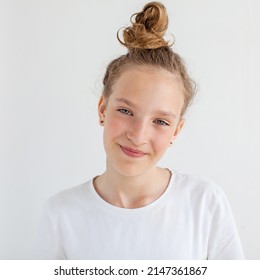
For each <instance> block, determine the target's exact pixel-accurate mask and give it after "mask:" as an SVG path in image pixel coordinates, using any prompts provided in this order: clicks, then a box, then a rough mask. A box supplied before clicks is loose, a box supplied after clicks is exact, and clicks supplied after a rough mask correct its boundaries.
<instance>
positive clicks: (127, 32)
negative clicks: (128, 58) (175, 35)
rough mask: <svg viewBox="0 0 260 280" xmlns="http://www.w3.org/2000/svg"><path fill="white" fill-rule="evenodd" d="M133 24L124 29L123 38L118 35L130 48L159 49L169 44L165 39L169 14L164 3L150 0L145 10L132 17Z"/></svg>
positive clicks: (121, 41)
mask: <svg viewBox="0 0 260 280" xmlns="http://www.w3.org/2000/svg"><path fill="white" fill-rule="evenodd" d="M131 23H132V26H129V27H127V28H125V29H124V31H123V40H121V39H120V38H119V36H118V40H119V41H120V43H121V44H123V45H124V46H126V47H127V48H128V49H131V48H141V49H157V48H160V47H164V46H168V42H166V41H165V40H164V38H163V37H164V35H165V32H166V30H167V28H168V15H167V12H166V9H165V7H164V6H163V4H161V3H159V2H150V3H148V4H146V5H145V6H144V8H143V10H142V11H141V12H139V13H135V14H133V15H132V17H131Z"/></svg>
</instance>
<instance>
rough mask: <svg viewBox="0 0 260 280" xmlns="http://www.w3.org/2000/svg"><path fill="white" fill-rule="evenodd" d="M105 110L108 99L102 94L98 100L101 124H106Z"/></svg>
mask: <svg viewBox="0 0 260 280" xmlns="http://www.w3.org/2000/svg"><path fill="white" fill-rule="evenodd" d="M105 111H106V101H105V98H104V96H103V95H102V96H101V97H100V99H99V101H98V116H99V124H100V125H101V126H104V121H105Z"/></svg>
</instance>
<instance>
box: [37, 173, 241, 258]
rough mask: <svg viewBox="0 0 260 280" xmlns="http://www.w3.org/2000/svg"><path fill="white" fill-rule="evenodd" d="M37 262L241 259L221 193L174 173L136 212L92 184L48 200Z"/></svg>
mask: <svg viewBox="0 0 260 280" xmlns="http://www.w3.org/2000/svg"><path fill="white" fill-rule="evenodd" d="M36 258H37V259H86V260H87V259H128V260H130V259H136V260H138V259H191V260H195V259H201V260H203V259H243V258H244V254H243V250H242V248H241V244H240V240H239V237H238V233H237V230H236V226H235V222H234V218H233V215H232V212H231V209H230V206H229V204H228V201H227V199H226V196H225V195H224V193H223V191H222V190H221V188H220V187H218V186H217V185H216V184H214V183H212V182H211V181H209V180H207V179H205V178H202V177H200V176H197V175H185V174H181V173H177V172H175V171H174V172H172V177H171V180H170V182H169V185H168V187H167V189H166V191H165V192H164V193H163V194H162V195H161V196H160V197H159V198H158V199H157V200H155V201H154V202H152V203H150V204H149V205H147V206H144V207H141V208H135V209H125V208H119V207H117V206H114V205H111V204H109V203H107V202H106V201H104V200H103V199H102V198H101V197H100V196H99V195H98V194H97V192H96V191H95V188H94V186H93V180H90V181H88V182H86V183H83V184H81V185H79V186H76V187H73V188H70V189H68V190H65V191H63V192H61V193H58V194H57V195H55V196H53V197H51V198H50V199H49V200H48V201H47V203H46V205H45V209H44V212H43V217H42V221H41V226H40V230H39V236H38V238H37V243H36Z"/></svg>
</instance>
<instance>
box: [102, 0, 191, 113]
mask: <svg viewBox="0 0 260 280" xmlns="http://www.w3.org/2000/svg"><path fill="white" fill-rule="evenodd" d="M131 22H132V26H130V27H127V28H125V29H124V31H123V40H120V39H119V35H118V33H117V38H118V40H119V41H120V42H121V43H122V44H123V45H124V46H126V47H127V48H128V53H127V54H125V55H121V56H119V57H118V58H116V59H114V60H113V61H111V62H110V63H109V65H108V67H107V70H106V73H105V76H104V79H103V85H104V90H103V97H104V98H106V99H108V98H109V96H110V95H111V94H112V92H113V85H114V84H115V83H116V81H117V80H118V78H119V77H120V75H121V74H122V73H123V72H124V71H126V70H127V69H128V68H129V67H135V66H150V67H153V68H159V69H166V70H167V71H169V72H171V73H173V74H174V75H176V76H177V77H179V78H180V80H181V82H182V84H183V97H184V105H183V108H182V112H181V115H184V113H185V111H186V109H187V107H188V106H189V105H190V104H191V102H192V99H193V97H194V95H195V93H196V84H195V83H194V82H193V80H192V79H191V78H190V77H189V75H188V73H187V70H186V67H185V64H184V62H183V60H182V58H181V57H180V56H179V55H178V54H177V53H175V52H174V51H172V49H171V48H170V46H169V44H168V42H166V41H165V40H164V38H163V37H164V34H165V32H166V30H167V27H168V16H167V12H166V9H165V7H164V5H163V4H162V3H159V2H150V3H148V4H146V5H145V6H144V8H143V10H142V11H141V12H139V13H136V14H134V15H133V16H132V17H131Z"/></svg>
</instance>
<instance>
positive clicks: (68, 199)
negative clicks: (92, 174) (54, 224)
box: [45, 180, 92, 214]
mask: <svg viewBox="0 0 260 280" xmlns="http://www.w3.org/2000/svg"><path fill="white" fill-rule="evenodd" d="M91 185H92V180H89V181H87V182H84V183H82V184H79V185H76V186H74V187H71V188H68V189H65V190H63V191H61V192H59V193H57V194H55V195H53V196H51V197H50V198H49V199H48V200H47V201H46V203H45V208H46V210H47V211H51V212H52V214H53V213H55V212H56V213H57V214H58V213H64V212H66V211H70V210H71V211H73V209H75V208H78V207H80V206H81V205H84V204H86V201H87V200H88V199H89V193H90V189H91Z"/></svg>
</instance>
